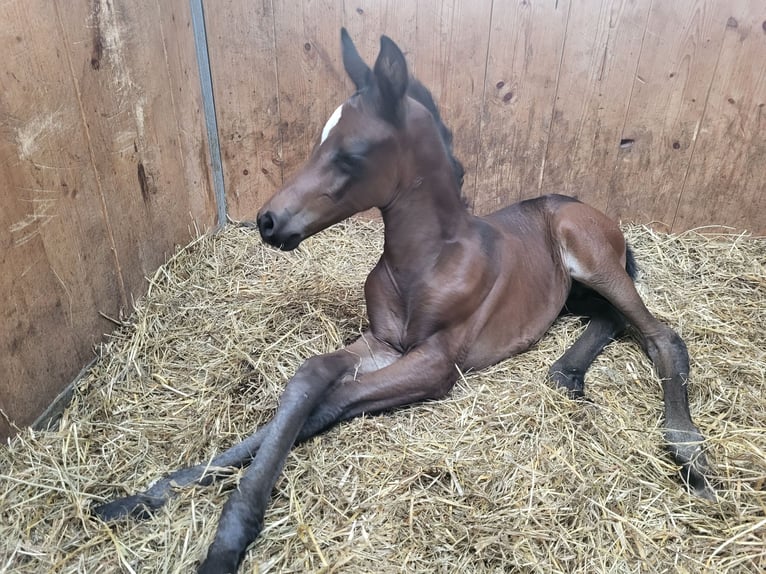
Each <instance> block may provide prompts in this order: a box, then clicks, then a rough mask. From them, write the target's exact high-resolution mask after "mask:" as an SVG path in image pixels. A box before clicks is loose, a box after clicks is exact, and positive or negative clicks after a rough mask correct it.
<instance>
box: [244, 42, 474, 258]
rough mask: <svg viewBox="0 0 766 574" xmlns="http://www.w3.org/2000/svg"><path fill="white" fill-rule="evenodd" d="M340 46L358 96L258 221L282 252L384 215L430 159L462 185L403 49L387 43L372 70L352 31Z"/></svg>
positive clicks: (446, 137)
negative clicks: (359, 218)
mask: <svg viewBox="0 0 766 574" xmlns="http://www.w3.org/2000/svg"><path fill="white" fill-rule="evenodd" d="M341 43H342V47H343V65H344V67H345V69H346V73H347V74H348V75H349V77H350V78H351V80H352V81H353V83H354V85H355V86H356V92H355V93H354V94H353V95H352V96H351V97H350V98H349V99H347V100H346V101H345V102H343V104H341V105H340V106H339V107H338V108H337V109H336V110H335V111H334V112H333V114H332V115H331V116H330V118H329V119H328V120H327V123H326V124H325V126H324V128H323V129H322V133H321V136H320V138H319V142H318V143H317V144H316V146H315V148H314V150H313V152H312V154H311V157H310V158H309V159H308V161H307V162H306V163H305V164H304V165H303V167H302V168H301V169H300V170H299V171H298V173H297V174H295V176H293V177H292V178H291V179H290V181H288V182H287V184H285V186H284V187H283V188H282V189H280V190H279V191H277V192H276V193H275V194H274V196H273V197H272V198H271V199H270V200H269V201H268V202H267V203H266V204H265V205H264V206H263V207H262V208H261V211H260V212H259V213H258V228H259V230H260V232H261V236H262V237H263V239H264V241H266V242H268V243H270V244H272V245H274V246H276V247H279V248H280V249H284V250H290V249H294V248H295V247H297V246H298V245H299V244H300V242H301V241H303V240H304V239H305V238H307V237H309V236H311V235H313V234H315V233H317V232H319V231H321V230H323V229H326V228H327V227H329V226H331V225H333V224H335V223H337V222H339V221H342V220H343V219H346V218H347V217H349V216H351V215H353V214H355V213H359V212H360V211H364V210H367V209H370V208H373V207H377V208H380V209H382V210H385V209H386V207H387V206H389V205H390V204H391V203H392V202H393V201H394V199H395V198H396V197H397V195H398V194H399V193H400V191H401V189H402V186H407V185H408V184H409V182H410V180H413V179H415V178H416V177H417V176H418V174H417V173H416V171H417V170H419V169H423V167H422V163H423V162H424V161H426V162H427V161H428V160H429V158H430V159H431V160H432V161H433V162H434V166H432V167H431V169H440V170H442V171H445V166H444V164H445V162H446V171H447V172H448V174H449V176H448V179H449V180H450V181H451V184H452V185H453V186H455V187H456V188H457V187H459V184H460V183H461V182H462V166H461V165H460V164H459V162H457V160H455V159H454V158H452V157H451V140H452V135H451V134H450V132H449V130H447V128H446V127H445V126H444V124H442V123H441V119H440V117H439V114H438V111H437V110H436V106H435V104H434V103H433V99H432V98H431V95H430V94H429V93H428V90H426V89H425V88H423V86H422V85H421V84H420V83H419V82H417V81H416V80H412V81H410V78H409V76H408V72H407V63H406V62H405V59H404V55H403V54H402V52H401V50H400V49H399V47H398V46H397V45H396V44H395V43H394V42H393V41H392V40H391V39H389V38H388V37H386V36H383V37H382V38H381V41H380V53H379V55H378V58H377V60H376V62H375V66H374V67H373V69H372V70H371V69H370V68H369V67H368V66H367V64H365V63H364V61H363V60H362V58H361V57H360V56H359V53H358V52H357V50H356V47H355V46H354V43H353V42H352V40H351V38H350V37H349V35H348V33H347V32H346V30H345V29H343V30H342V31H341ZM408 89H409V90H410V94H409V95H408ZM416 147H417V148H419V149H420V150H421V151H420V153H419V154H414V153H413V149H415V148H416ZM424 150H425V151H424ZM429 150H430V151H429ZM416 155H417V156H418V159H417V160H416V159H415V156H416ZM450 160H451V163H450ZM415 161H418V162H420V164H421V165H419V166H415V165H414V162H415ZM439 162H441V165H439Z"/></svg>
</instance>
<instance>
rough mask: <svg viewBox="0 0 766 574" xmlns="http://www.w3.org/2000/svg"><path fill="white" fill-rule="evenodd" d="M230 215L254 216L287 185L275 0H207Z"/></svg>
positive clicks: (243, 217)
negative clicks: (281, 120) (280, 188)
mask: <svg viewBox="0 0 766 574" xmlns="http://www.w3.org/2000/svg"><path fill="white" fill-rule="evenodd" d="M204 8H205V24H206V27H207V37H208V49H209V52H210V67H211V72H212V77H213V91H214V95H215V104H216V116H217V118H218V130H219V137H220V143H221V155H222V158H223V170H224V182H225V185H226V197H227V207H228V213H229V216H230V217H232V218H234V219H254V218H255V214H256V213H257V211H258V208H259V207H260V206H261V204H262V203H263V202H264V201H265V200H266V199H268V198H269V197H270V196H271V194H272V193H273V192H274V191H276V190H277V189H279V187H280V186H281V185H282V166H283V160H282V140H281V137H280V112H281V110H280V99H279V79H278V77H277V71H278V69H280V67H281V66H282V65H283V64H282V63H281V62H280V61H279V57H278V54H277V51H276V39H275V36H274V14H273V12H272V3H271V2H243V1H241V0H221V1H216V2H215V3H211V2H205V3H204Z"/></svg>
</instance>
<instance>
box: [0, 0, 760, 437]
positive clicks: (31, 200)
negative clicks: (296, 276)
mask: <svg viewBox="0 0 766 574" xmlns="http://www.w3.org/2000/svg"><path fill="white" fill-rule="evenodd" d="M189 1H190V0H162V1H159V0H152V1H150V0H132V1H128V0H67V1H64V0H25V1H23V2H22V1H21V0H11V1H7V2H0V22H2V26H1V27H0V49H2V53H3V66H2V67H1V68H0V269H1V270H2V273H0V295H2V304H1V305H0V373H2V374H1V375H0V437H5V436H8V435H10V434H12V433H13V431H14V429H15V428H16V427H22V426H24V425H27V424H29V423H31V422H32V421H33V420H35V418H36V417H37V416H38V415H39V414H40V413H41V412H42V411H43V409H44V408H45V407H46V406H47V405H49V404H50V402H51V400H52V399H53V398H54V397H55V396H56V394H57V393H58V392H59V391H61V390H62V389H63V388H64V387H66V385H67V384H68V383H69V382H70V381H71V380H72V378H73V377H74V376H75V375H76V373H77V372H78V371H79V370H80V369H81V368H82V366H83V365H85V364H87V363H88V361H89V360H90V359H91V358H92V357H93V356H94V355H93V350H92V349H93V346H94V345H96V344H98V342H99V341H101V340H102V338H103V334H104V333H107V332H109V331H110V330H111V329H112V328H114V326H115V324H117V323H119V322H120V321H121V319H122V318H123V317H124V316H125V315H126V314H128V313H129V312H130V310H131V307H132V303H133V301H134V300H135V298H136V297H139V296H140V295H141V294H142V293H144V291H145V289H146V286H147V279H146V278H147V277H148V276H151V275H152V274H153V273H154V271H155V269H156V268H157V267H158V265H160V264H161V263H162V262H163V261H164V260H165V258H166V257H167V256H168V255H169V254H170V253H172V252H173V250H174V248H175V246H177V245H183V244H185V243H187V242H188V240H189V239H190V238H191V236H192V235H194V234H196V233H197V232H198V230H199V231H204V230H206V229H208V228H209V227H210V226H211V225H213V224H214V223H215V221H214V219H215V213H216V205H215V199H214V193H213V191H212V183H211V177H210V168H209V166H210V165H216V164H215V162H212V163H211V157H210V155H209V151H208V149H209V148H208V140H207V136H206V131H205V120H204V118H203V112H202V96H201V93H202V91H201V90H200V79H199V75H198V68H197V59H196V55H195V41H194V33H193V30H192V23H191V16H190V4H189ZM203 5H204V11H205V18H204V22H205V24H206V27H207V42H206V43H205V42H203V43H202V44H204V45H206V46H207V48H209V51H210V71H211V73H212V78H213V94H212V95H213V96H214V99H215V110H216V115H217V120H218V126H219V130H218V135H219V137H220V142H221V147H220V152H221V156H222V160H223V167H224V180H225V184H226V203H227V209H228V213H229V215H230V217H232V218H234V219H252V218H253V217H254V216H255V213H256V212H257V209H258V207H259V206H260V205H261V204H262V203H263V201H264V200H265V199H266V198H268V197H269V196H270V194H271V193H273V192H274V191H275V190H276V189H278V188H279V186H280V185H281V184H282V183H283V182H284V181H285V180H286V178H288V177H289V176H290V174H291V173H293V172H294V171H295V170H296V169H297V168H298V166H300V164H301V163H302V162H303V161H304V160H305V159H306V158H307V157H308V155H309V153H310V151H311V149H312V147H313V146H314V144H315V142H316V138H317V134H318V133H319V132H320V130H321V128H322V126H323V125H324V123H325V121H326V120H327V118H328V117H329V115H330V114H331V112H332V111H333V110H334V109H335V107H336V106H337V105H338V104H339V103H340V102H341V101H342V100H343V99H345V98H346V97H347V96H348V95H349V94H350V93H351V91H352V87H351V84H350V82H349V81H348V80H347V79H346V76H345V73H344V71H343V68H342V64H341V59H340V47H339V43H340V42H339V30H340V28H341V26H345V27H347V28H348V30H349V31H350V33H351V35H352V37H353V38H354V39H355V41H356V43H357V46H358V47H359V49H360V52H361V53H362V54H363V55H364V56H365V57H366V58H367V59H368V61H369V62H370V63H372V61H373V59H374V57H375V56H376V54H377V50H378V43H379V38H380V34H381V33H385V34H388V35H389V36H391V37H392V38H393V39H395V40H396V42H397V43H398V44H399V45H400V46H401V47H402V49H403V50H404V51H405V52H406V56H407V60H408V62H409V65H410V67H411V71H412V72H413V73H414V74H415V75H416V76H417V77H419V78H420V79H421V80H422V81H423V82H424V83H425V84H426V85H427V86H428V87H430V88H431V90H432V91H433V93H434V95H435V97H436V99H437V101H438V102H439V104H440V106H441V110H442V114H443V116H444V118H445V120H446V121H447V123H448V124H449V125H450V126H451V127H452V129H453V131H454V132H455V148H456V152H457V155H458V156H459V158H460V159H461V160H462V162H463V163H464V164H465V166H466V168H467V174H466V181H465V189H464V191H465V194H466V196H467V197H468V198H470V201H471V207H472V209H473V210H474V211H475V212H476V213H486V212H488V211H491V210H493V209H496V208H498V207H500V206H502V205H505V204H507V203H509V202H512V201H515V200H518V199H522V198H527V197H534V196H537V195H539V194H542V193H548V192H563V193H569V194H573V195H576V196H578V197H580V198H581V199H583V200H584V201H588V202H590V203H592V204H594V205H595V206H597V207H599V208H601V209H603V210H605V211H606V212H607V213H608V214H610V215H612V216H614V217H616V218H619V219H622V220H624V221H640V222H654V223H655V225H656V226H657V227H659V228H661V229H665V230H673V231H683V230H686V229H690V228H694V227H700V226H711V225H723V226H730V227H731V228H732V229H734V230H737V231H751V232H753V233H756V234H766V199H765V197H766V193H765V192H764V188H765V187H766V169H764V165H766V129H764V128H765V127H766V119H764V117H766V114H765V113H764V105H765V104H766V63H765V62H766V2H763V0H673V1H672V2H670V1H658V0H344V1H343V2H338V1H337V0H310V1H304V0H260V1H254V0H203ZM197 47H199V44H197Z"/></svg>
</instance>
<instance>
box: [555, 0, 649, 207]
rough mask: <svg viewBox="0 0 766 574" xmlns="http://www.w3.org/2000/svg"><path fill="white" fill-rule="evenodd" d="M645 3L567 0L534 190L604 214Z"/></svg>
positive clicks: (641, 39) (641, 37)
mask: <svg viewBox="0 0 766 574" xmlns="http://www.w3.org/2000/svg"><path fill="white" fill-rule="evenodd" d="M650 5H651V0H573V1H572V6H571V9H570V11H569V21H568V24H567V33H566V40H565V43H564V51H563V55H562V60H561V69H560V71H559V77H558V89H557V95H556V101H555V106H554V109H553V121H552V125H551V130H550V136H549V141H548V148H547V152H546V156H545V170H544V173H543V180H542V185H541V186H540V190H541V191H543V192H545V193H550V192H556V193H567V194H569V195H575V196H577V197H579V198H580V199H582V200H583V201H586V202H588V203H590V204H591V205H593V206H594V207H597V208H599V209H601V210H606V208H607V205H608V201H609V195H610V193H611V190H610V189H609V185H608V184H609V181H610V180H611V175H612V172H613V170H614V166H615V163H616V161H617V158H618V154H619V152H620V141H621V140H622V139H623V138H624V137H625V136H624V125H625V117H626V113H627V110H628V107H629V104H630V98H631V86H632V85H633V80H634V77H635V73H636V68H637V64H638V60H639V57H640V54H641V50H642V46H643V43H644V35H645V30H646V22H647V17H648V13H649V7H650Z"/></svg>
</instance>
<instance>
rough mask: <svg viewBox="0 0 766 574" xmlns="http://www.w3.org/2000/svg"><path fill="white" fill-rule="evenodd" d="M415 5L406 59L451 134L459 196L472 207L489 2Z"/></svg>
mask: <svg viewBox="0 0 766 574" xmlns="http://www.w3.org/2000/svg"><path fill="white" fill-rule="evenodd" d="M417 7H418V11H417V17H416V26H415V29H416V31H417V34H416V37H415V39H414V44H413V48H412V49H411V50H410V54H411V55H412V56H409V57H411V58H412V59H413V60H414V61H415V62H414V73H415V75H416V76H417V77H418V79H420V80H421V81H422V82H423V83H424V84H425V85H426V87H428V88H429V89H430V90H431V92H432V93H433V95H434V98H435V100H436V103H437V105H438V106H439V110H440V112H441V114H442V118H443V119H444V122H445V123H446V124H447V126H448V127H449V128H450V129H451V130H452V132H453V137H454V140H453V141H454V150H455V155H456V157H457V158H458V159H459V160H460V161H461V162H462V163H463V167H464V168H465V170H466V175H465V179H464V183H463V195H464V196H465V197H466V199H467V200H468V201H469V202H470V204H471V206H472V207H473V206H475V203H476V191H477V190H476V182H477V171H476V169H477V160H478V157H479V151H480V147H481V127H482V125H481V117H482V116H481V111H482V102H483V100H484V92H485V70H486V59H487V47H488V43H489V26H490V18H491V14H492V2H487V1H484V0H479V1H477V2H461V1H458V0H444V1H442V2H435V1H425V0H421V1H420V2H418V5H417Z"/></svg>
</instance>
